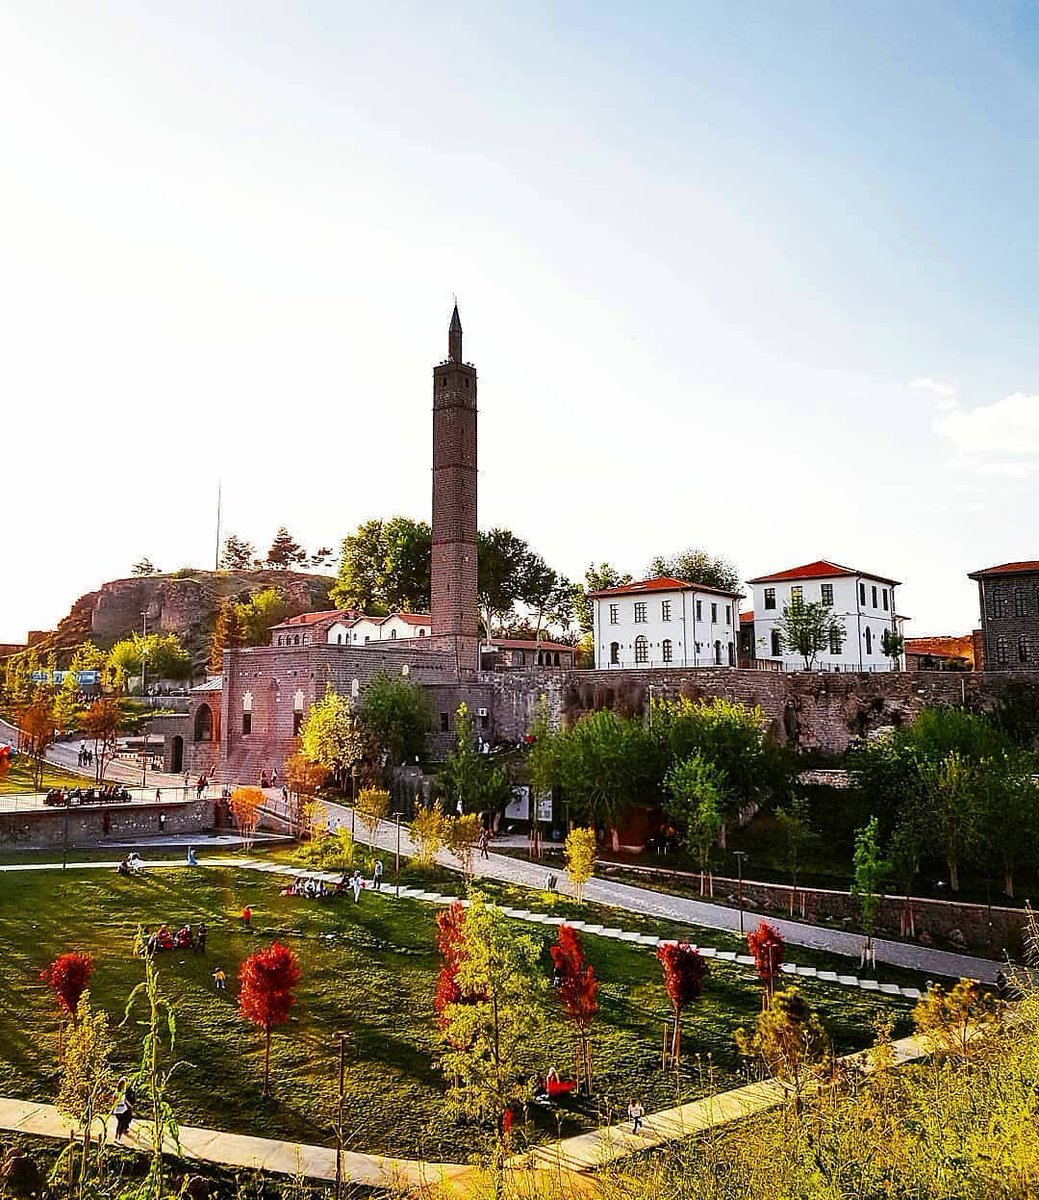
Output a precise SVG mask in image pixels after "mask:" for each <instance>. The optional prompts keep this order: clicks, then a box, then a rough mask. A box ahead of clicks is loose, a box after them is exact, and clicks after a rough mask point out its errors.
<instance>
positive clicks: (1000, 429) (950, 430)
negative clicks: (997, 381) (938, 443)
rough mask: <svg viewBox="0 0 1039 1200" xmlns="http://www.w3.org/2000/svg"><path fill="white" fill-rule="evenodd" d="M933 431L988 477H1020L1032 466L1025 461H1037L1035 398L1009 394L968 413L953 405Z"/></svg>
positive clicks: (1037, 404) (1038, 400) (1038, 440)
mask: <svg viewBox="0 0 1039 1200" xmlns="http://www.w3.org/2000/svg"><path fill="white" fill-rule="evenodd" d="M934 427H935V430H936V432H937V433H938V434H939V436H941V437H942V438H944V439H945V441H946V442H948V443H949V445H950V446H952V447H953V448H954V449H955V450H956V451H957V452H958V453H959V454H961V455H963V456H965V457H967V458H970V459H972V460H974V461H975V462H976V463H977V465H978V466H979V467H980V468H983V469H984V470H985V471H986V472H987V473H990V474H994V475H1015V474H1016V475H1020V474H1022V473H1027V471H1029V470H1031V469H1032V467H1033V466H1034V465H1036V464H1032V463H1029V462H1028V460H1029V459H1036V460H1039V395H1028V394H1027V393H1025V392H1013V393H1011V395H1009V396H1004V397H1003V399H1002V400H997V401H995V402H994V403H993V404H984V405H981V406H980V407H978V408H971V409H965V408H960V407H959V406H958V405H956V404H953V405H952V407H951V408H949V409H948V410H947V411H946V412H944V413H943V415H942V416H940V417H938V418H937V420H936V421H935V425H934ZM1022 468H1024V471H1022Z"/></svg>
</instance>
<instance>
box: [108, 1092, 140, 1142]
mask: <svg viewBox="0 0 1039 1200" xmlns="http://www.w3.org/2000/svg"><path fill="white" fill-rule="evenodd" d="M136 1098H137V1097H136V1096H135V1095H134V1090H133V1084H131V1083H130V1082H129V1080H128V1079H127V1078H126V1076H125V1075H124V1076H123V1077H122V1078H121V1079H120V1080H119V1083H118V1085H117V1086H116V1102H115V1108H114V1109H113V1110H112V1112H113V1115H114V1116H115V1140H116V1141H117V1142H121V1141H122V1140H123V1134H125V1133H127V1132H128V1131H129V1129H130V1122H131V1121H132V1120H133V1106H134V1101H135V1100H136Z"/></svg>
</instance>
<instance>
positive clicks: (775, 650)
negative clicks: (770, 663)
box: [772, 629, 783, 658]
mask: <svg viewBox="0 0 1039 1200" xmlns="http://www.w3.org/2000/svg"><path fill="white" fill-rule="evenodd" d="M782 653H783V644H782V642H781V641H780V638H779V630H778V629H773V630H772V657H773V658H778V657H779V656H780V655H781V654H782Z"/></svg>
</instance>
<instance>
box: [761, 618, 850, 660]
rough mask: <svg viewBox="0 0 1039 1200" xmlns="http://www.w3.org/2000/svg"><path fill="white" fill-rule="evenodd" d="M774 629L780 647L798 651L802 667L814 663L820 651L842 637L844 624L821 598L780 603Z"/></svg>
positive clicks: (826, 648) (795, 652)
mask: <svg viewBox="0 0 1039 1200" xmlns="http://www.w3.org/2000/svg"><path fill="white" fill-rule="evenodd" d="M776 629H777V630H778V631H779V640H780V642H781V643H782V645H783V648H784V650H788V651H789V652H790V653H791V654H800V655H801V658H802V659H803V660H804V666H805V670H806V671H810V670H811V669H812V667H813V666H815V660H816V658H817V657H818V655H819V653H820V651H823V650H828V649H829V648H830V646H832V645H834V644H837V645H839V644H840V643H841V642H842V641H843V640H844V626H843V625H842V624H841V622H840V621H839V620H838V619H837V617H835V616H834V615H833V609H832V608H831V607H830V606H829V605H828V604H823V602H822V601H821V600H812V601H809V602H808V603H807V604H805V603H803V602H802V603H801V604H791V605H786V606H784V608H783V615H782V616H781V617H780V618H779V620H778V621H777V622H776Z"/></svg>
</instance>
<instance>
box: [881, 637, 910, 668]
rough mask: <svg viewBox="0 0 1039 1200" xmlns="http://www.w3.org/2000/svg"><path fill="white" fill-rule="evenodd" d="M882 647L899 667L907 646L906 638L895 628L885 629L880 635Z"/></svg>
mask: <svg viewBox="0 0 1039 1200" xmlns="http://www.w3.org/2000/svg"><path fill="white" fill-rule="evenodd" d="M880 648H881V650H883V652H884V654H885V655H887V657H888V658H890V659H891V661H892V662H893V663H894V665H895V666H896V667H897V666H898V660H899V659H900V658H901V657H902V653H903V651H904V650H905V648H906V640H905V638H904V637H903V636H902V635H901V634H900V633H898V632H896V631H895V630H894V629H885V630H884V632H883V633H882V634H881V635H880Z"/></svg>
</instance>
